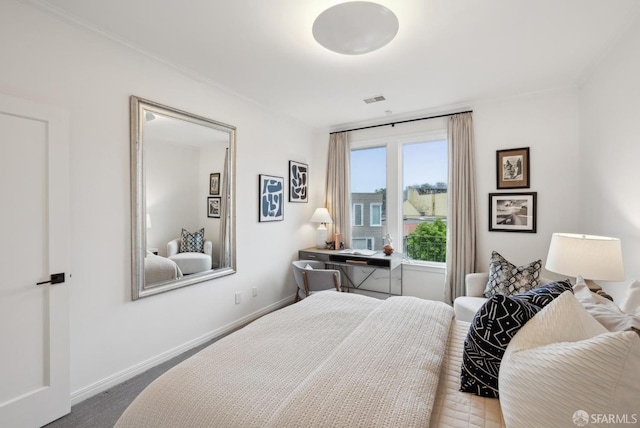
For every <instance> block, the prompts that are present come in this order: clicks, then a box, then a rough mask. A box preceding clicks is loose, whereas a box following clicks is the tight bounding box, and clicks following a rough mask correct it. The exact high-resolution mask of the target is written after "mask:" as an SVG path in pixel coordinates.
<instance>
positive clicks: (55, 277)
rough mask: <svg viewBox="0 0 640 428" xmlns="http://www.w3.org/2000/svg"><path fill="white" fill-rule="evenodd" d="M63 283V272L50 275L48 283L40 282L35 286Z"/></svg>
mask: <svg viewBox="0 0 640 428" xmlns="http://www.w3.org/2000/svg"><path fill="white" fill-rule="evenodd" d="M63 282H64V272H62V273H52V274H51V279H50V280H49V281H42V282H37V283H36V285H42V284H51V285H53V284H61V283H63Z"/></svg>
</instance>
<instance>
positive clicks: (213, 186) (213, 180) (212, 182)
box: [209, 172, 220, 195]
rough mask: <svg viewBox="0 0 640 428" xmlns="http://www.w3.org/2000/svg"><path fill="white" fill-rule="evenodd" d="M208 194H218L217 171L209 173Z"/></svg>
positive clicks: (218, 181) (218, 174)
mask: <svg viewBox="0 0 640 428" xmlns="http://www.w3.org/2000/svg"><path fill="white" fill-rule="evenodd" d="M209 194H210V195H219V194H220V173H219V172H216V173H213V174H211V175H209Z"/></svg>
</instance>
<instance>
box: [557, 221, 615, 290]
mask: <svg viewBox="0 0 640 428" xmlns="http://www.w3.org/2000/svg"><path fill="white" fill-rule="evenodd" d="M545 269H547V270H548V271H550V272H555V273H558V274H561V275H567V276H572V277H577V276H578V275H580V276H582V277H583V278H584V279H588V280H594V281H624V267H623V265H622V248H621V245H620V240H619V239H618V238H609V237H606V236H594V235H580V234H573V233H554V234H553V236H552V237H551V244H550V245H549V254H548V255H547V263H546V265H545Z"/></svg>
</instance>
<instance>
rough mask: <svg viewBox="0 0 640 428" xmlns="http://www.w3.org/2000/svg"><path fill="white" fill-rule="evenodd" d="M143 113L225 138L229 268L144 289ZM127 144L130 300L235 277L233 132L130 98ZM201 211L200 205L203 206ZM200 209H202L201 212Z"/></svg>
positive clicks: (218, 125) (144, 185)
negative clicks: (200, 127) (129, 156)
mask: <svg viewBox="0 0 640 428" xmlns="http://www.w3.org/2000/svg"><path fill="white" fill-rule="evenodd" d="M145 112H152V113H157V114H161V115H164V116H168V117H171V118H174V119H178V120H184V121H187V122H191V123H194V124H197V125H202V126H206V127H209V128H212V129H215V130H218V131H223V132H227V133H228V134H229V152H228V153H229V156H228V159H227V168H228V177H227V181H228V187H229V189H228V207H229V209H228V222H229V234H230V236H229V254H230V256H229V260H230V266H225V267H221V268H218V269H212V270H209V271H205V272H202V273H196V274H192V275H188V276H187V277H182V278H179V279H176V280H171V281H165V282H160V283H157V284H154V285H152V286H146V285H145V278H144V276H145V273H144V258H145V254H146V242H147V228H146V220H145V219H146V214H147V204H146V182H145V159H144V148H145V143H144V121H145ZM130 121H131V122H130V124H131V129H130V143H131V244H132V245H131V251H132V258H131V260H132V269H131V273H132V284H131V298H132V300H137V299H140V298H143V297H148V296H153V295H155V294H159V293H164V292H166V291H170V290H175V289H177V288H182V287H186V286H188V285H193V284H197V283H200V282H204V281H209V280H212V279H215V278H220V277H223V276H227V275H231V274H234V273H236V228H235V223H236V222H235V217H236V215H235V212H236V207H235V199H236V191H235V166H236V165H235V164H236V128H235V126H231V125H227V124H225V123H222V122H217V121H215V120H212V119H208V118H206V117H202V116H198V115H195V114H191V113H187V112H185V111H182V110H178V109H175V108H172V107H168V106H166V105H163V104H159V103H156V102H153V101H149V100H146V99H144V98H140V97H137V96H135V95H132V96H131V98H130ZM203 207H204V203H203ZM203 209H204V208H203Z"/></svg>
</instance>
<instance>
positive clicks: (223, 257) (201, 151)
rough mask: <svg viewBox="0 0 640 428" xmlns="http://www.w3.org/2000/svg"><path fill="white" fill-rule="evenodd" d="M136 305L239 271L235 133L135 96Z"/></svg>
mask: <svg viewBox="0 0 640 428" xmlns="http://www.w3.org/2000/svg"><path fill="white" fill-rule="evenodd" d="M131 191H132V209H131V218H132V252H133V257H132V263H133V266H132V277H133V279H132V293H131V294H132V298H133V300H136V299H139V298H142V297H148V296H151V295H154V294H158V293H162V292H165V291H169V290H173V289H176V288H180V287H185V286H187V285H192V284H196V283H199V282H203V281H208V280H211V279H213V278H218V277H221V276H225V275H230V274H232V273H235V271H236V270H235V266H236V263H235V259H236V257H235V224H234V219H235V212H234V210H235V127H233V126H230V125H226V124H224V123H220V122H217V121H215V120H211V119H207V118H205V117H201V116H197V115H194V114H190V113H186V112H184V111H181V110H177V109H174V108H171V107H167V106H165V105H162V104H158V103H155V102H153V101H149V100H145V99H142V98H139V97H135V96H132V97H131Z"/></svg>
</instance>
